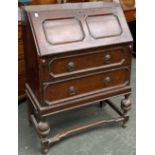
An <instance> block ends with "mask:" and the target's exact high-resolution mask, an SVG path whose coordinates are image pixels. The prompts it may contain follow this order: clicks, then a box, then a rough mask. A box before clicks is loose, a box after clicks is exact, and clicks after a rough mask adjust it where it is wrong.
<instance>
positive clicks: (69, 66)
mask: <svg viewBox="0 0 155 155" xmlns="http://www.w3.org/2000/svg"><path fill="white" fill-rule="evenodd" d="M74 70H75V64H74V62H69V63H68V71H69V72H72V71H74Z"/></svg>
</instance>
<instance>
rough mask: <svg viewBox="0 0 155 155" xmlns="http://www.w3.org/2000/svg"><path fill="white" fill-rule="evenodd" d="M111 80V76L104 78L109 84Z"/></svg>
mask: <svg viewBox="0 0 155 155" xmlns="http://www.w3.org/2000/svg"><path fill="white" fill-rule="evenodd" d="M110 82H111V77H109V76H107V77H106V78H105V79H104V83H105V84H109V83H110Z"/></svg>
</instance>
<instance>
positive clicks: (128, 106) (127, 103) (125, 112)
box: [121, 95, 131, 128]
mask: <svg viewBox="0 0 155 155" xmlns="http://www.w3.org/2000/svg"><path fill="white" fill-rule="evenodd" d="M129 96H130V95H125V98H124V99H123V100H122V101H121V109H122V110H123V116H124V118H125V119H124V121H123V124H122V127H123V128H126V127H127V122H128V121H129V115H128V111H129V110H130V109H131V101H130V99H129Z"/></svg>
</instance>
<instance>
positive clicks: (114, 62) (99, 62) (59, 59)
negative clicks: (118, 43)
mask: <svg viewBox="0 0 155 155" xmlns="http://www.w3.org/2000/svg"><path fill="white" fill-rule="evenodd" d="M75 53H77V52H75ZM129 61H130V51H129V50H128V49H126V48H123V47H115V48H111V49H106V50H102V49H99V50H95V51H92V50H90V51H85V52H82V53H77V54H71V55H67V56H55V57H53V58H52V60H51V61H50V62H49V69H48V70H49V74H50V76H52V77H54V78H57V77H61V76H67V75H72V74H77V73H82V72H87V71H93V70H98V69H106V68H110V67H114V66H117V67H118V66H122V65H125V64H128V63H129Z"/></svg>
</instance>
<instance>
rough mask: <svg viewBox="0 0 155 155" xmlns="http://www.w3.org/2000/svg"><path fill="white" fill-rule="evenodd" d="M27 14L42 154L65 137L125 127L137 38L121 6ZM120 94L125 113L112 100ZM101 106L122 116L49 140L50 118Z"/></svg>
mask: <svg viewBox="0 0 155 155" xmlns="http://www.w3.org/2000/svg"><path fill="white" fill-rule="evenodd" d="M24 14H25V26H24V52H25V65H26V94H27V99H28V110H29V121H30V124H31V123H33V124H34V126H35V127H36V130H37V133H38V135H39V136H40V139H41V146H42V151H43V153H47V152H48V147H49V145H51V144H53V143H55V142H57V141H59V140H61V139H62V138H65V137H66V136H70V135H73V134H75V133H77V132H80V131H83V130H85V129H89V128H92V127H94V126H97V125H101V124H106V123H112V122H122V125H123V127H126V123H127V121H128V119H129V115H128V111H129V110H130V108H131V102H130V100H129V95H130V93H131V87H130V73H131V53H132V36H131V34H130V31H129V28H128V25H127V22H126V19H125V17H124V14H123V11H122V8H121V6H120V4H119V3H117V2H114V3H104V2H92V3H77V4H61V5H42V6H39V5H38V6H26V7H24ZM119 95H123V96H124V99H123V100H122V101H121V108H122V110H119V108H117V106H115V104H114V103H112V102H111V101H110V100H109V99H110V98H111V97H114V96H119ZM96 102H100V105H102V104H103V103H106V104H108V105H109V106H110V107H111V108H112V109H113V110H115V111H116V112H117V113H118V115H119V117H117V118H112V119H110V120H99V121H95V122H90V123H88V124H84V125H82V126H80V127H77V128H71V129H68V130H67V131H64V132H62V133H59V134H58V135H56V136H53V137H48V134H49V132H50V126H49V124H48V121H47V119H46V118H47V117H48V116H52V115H53V114H57V113H61V112H63V111H67V110H71V109H77V110H78V108H79V107H83V106H87V105H90V104H95V103H96ZM64 123H65V122H64ZM51 131H52V129H51Z"/></svg>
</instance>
